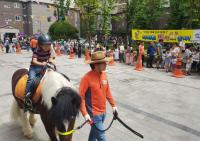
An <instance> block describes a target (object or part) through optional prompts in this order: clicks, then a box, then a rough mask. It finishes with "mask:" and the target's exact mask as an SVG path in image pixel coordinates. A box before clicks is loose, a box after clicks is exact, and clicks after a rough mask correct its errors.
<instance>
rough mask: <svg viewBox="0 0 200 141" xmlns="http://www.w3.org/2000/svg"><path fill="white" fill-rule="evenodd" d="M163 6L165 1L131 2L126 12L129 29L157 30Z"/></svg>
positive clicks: (138, 0) (136, 0)
mask: <svg viewBox="0 0 200 141" xmlns="http://www.w3.org/2000/svg"><path fill="white" fill-rule="evenodd" d="M162 4H163V0H153V1H152V0H130V3H129V4H128V5H127V12H126V13H127V21H128V26H129V29H131V28H138V29H156V27H157V26H156V24H155V23H157V22H158V20H159V18H160V16H161V14H162V12H163V7H162Z"/></svg>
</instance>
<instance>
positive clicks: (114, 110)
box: [112, 107, 118, 116]
mask: <svg viewBox="0 0 200 141" xmlns="http://www.w3.org/2000/svg"><path fill="white" fill-rule="evenodd" d="M112 110H113V114H114V115H116V116H117V115H118V109H117V107H112Z"/></svg>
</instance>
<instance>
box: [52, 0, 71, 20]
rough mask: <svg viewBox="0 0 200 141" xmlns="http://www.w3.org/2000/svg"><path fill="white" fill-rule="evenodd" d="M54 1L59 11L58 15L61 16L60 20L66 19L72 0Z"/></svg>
mask: <svg viewBox="0 0 200 141" xmlns="http://www.w3.org/2000/svg"><path fill="white" fill-rule="evenodd" d="M52 1H53V2H54V4H56V6H57V12H58V17H59V18H58V20H59V21H65V16H66V13H67V12H68V10H69V6H70V4H71V0H52Z"/></svg>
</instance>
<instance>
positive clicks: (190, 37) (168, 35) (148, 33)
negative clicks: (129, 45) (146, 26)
mask: <svg viewBox="0 0 200 141" xmlns="http://www.w3.org/2000/svg"><path fill="white" fill-rule="evenodd" d="M160 39H162V40H163V41H164V42H171V43H172V42H180V41H182V42H184V43H191V42H194V41H195V42H200V30H137V29H133V30H132V40H140V41H156V42H158V41H159V40H160Z"/></svg>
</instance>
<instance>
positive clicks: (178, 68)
mask: <svg viewBox="0 0 200 141" xmlns="http://www.w3.org/2000/svg"><path fill="white" fill-rule="evenodd" d="M181 68H182V59H181V58H177V61H176V67H175V70H174V71H173V74H172V76H174V77H177V78H182V77H184V74H183V71H182V69H181Z"/></svg>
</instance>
